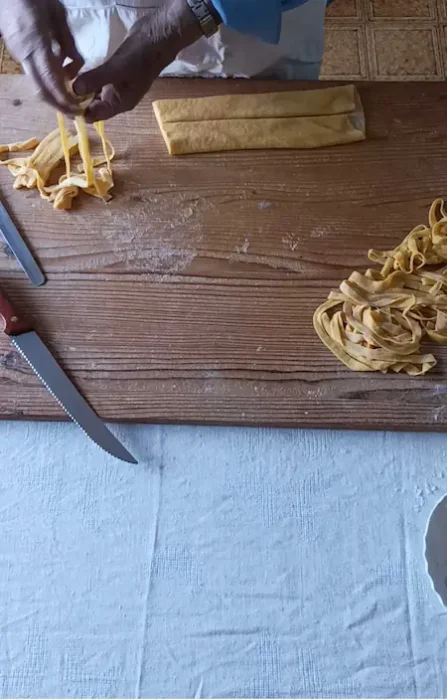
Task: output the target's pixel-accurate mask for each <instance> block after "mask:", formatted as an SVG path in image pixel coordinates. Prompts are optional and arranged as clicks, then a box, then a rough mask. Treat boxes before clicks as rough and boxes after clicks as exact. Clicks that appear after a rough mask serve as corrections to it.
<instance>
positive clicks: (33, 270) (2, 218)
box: [0, 202, 46, 287]
mask: <svg viewBox="0 0 447 700" xmlns="http://www.w3.org/2000/svg"><path fill="white" fill-rule="evenodd" d="M0 233H1V234H2V236H3V238H4V239H5V242H6V244H7V245H8V246H9V247H10V248H11V250H12V252H13V253H14V255H15V258H16V260H17V262H18V263H19V265H20V267H21V268H22V270H23V271H24V273H25V275H26V276H27V277H28V279H29V281H30V282H31V284H34V286H35V287H40V286H41V285H42V284H45V281H46V280H45V276H44V274H43V272H42V270H41V269H40V267H39V265H38V264H37V262H36V261H35V259H34V257H33V254H32V253H31V251H30V249H29V248H28V246H27V245H26V243H25V241H24V240H23V238H22V236H21V235H20V233H19V232H18V230H17V227H16V226H15V224H14V222H13V220H12V219H11V217H10V216H9V214H8V212H7V211H6V209H5V207H4V206H3V204H2V203H1V202H0Z"/></svg>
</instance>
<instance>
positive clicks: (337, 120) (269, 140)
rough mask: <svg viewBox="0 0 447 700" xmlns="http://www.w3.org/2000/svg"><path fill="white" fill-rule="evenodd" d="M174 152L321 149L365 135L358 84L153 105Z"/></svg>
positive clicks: (169, 149)
mask: <svg viewBox="0 0 447 700" xmlns="http://www.w3.org/2000/svg"><path fill="white" fill-rule="evenodd" d="M153 108H154V112H155V116H156V118H157V121H158V125H159V127H160V130H161V133H162V135H163V138H164V140H165V143H166V146H167V148H168V151H169V153H170V154H171V155H182V154H186V153H209V152H212V151H234V150H248V149H256V148H261V149H265V148H319V147H322V146H335V145H337V144H344V143H353V142H355V141H362V140H363V139H364V138H365V119H364V113H363V107H362V103H361V100H360V97H359V94H358V92H357V90H356V88H355V86H354V85H343V86H340V87H333V88H326V89H323V90H300V91H296V90H293V91H289V92H273V93H266V94H259V95H219V96H216V97H198V98H190V99H177V100H157V101H156V102H154V104H153Z"/></svg>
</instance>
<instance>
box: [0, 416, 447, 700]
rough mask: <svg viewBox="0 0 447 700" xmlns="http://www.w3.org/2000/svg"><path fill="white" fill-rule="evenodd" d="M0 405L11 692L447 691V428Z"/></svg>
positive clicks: (2, 577)
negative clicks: (15, 419) (164, 423)
mask: <svg viewBox="0 0 447 700" xmlns="http://www.w3.org/2000/svg"><path fill="white" fill-rule="evenodd" d="M113 430H114V432H115V433H116V434H117V435H118V436H119V437H120V438H121V439H122V440H123V442H124V443H125V445H126V446H127V447H128V448H129V449H130V450H131V451H132V452H133V453H134V454H135V455H136V456H137V458H139V459H140V460H141V461H140V464H139V465H138V466H130V465H127V464H123V463H120V462H118V461H115V460H114V459H112V458H111V457H108V456H107V455H105V454H104V453H102V452H101V451H100V450H99V449H97V448H96V447H95V446H94V445H92V444H91V443H90V442H89V441H88V440H87V438H86V437H85V436H84V435H83V434H82V433H81V432H80V431H79V430H78V429H77V428H76V427H75V426H73V425H70V424H67V425H50V424H27V423H22V424H19V423H17V424H12V423H0V470H1V473H0V542H1V548H0V630H1V633H0V695H1V697H56V696H57V697H66V696H67V697H117V696H118V697H127V696H129V697H139V696H143V697H144V696H146V697H201V696H202V697H303V696H304V697H348V698H351V697H352V698H354V697H411V698H413V697H445V696H446V692H447V665H446V663H445V659H446V653H447V614H446V612H445V609H444V608H443V607H442V605H441V603H440V602H439V600H438V598H437V597H436V595H435V594H434V593H433V591H432V589H431V586H430V582H429V579H428V577H427V576H426V573H425V564H424V558H423V538H424V531H425V526H426V521H427V518H428V516H429V514H430V512H431V510H432V509H433V507H434V505H435V503H436V502H437V501H438V500H439V498H440V497H441V496H442V495H443V493H444V492H445V491H446V490H447V488H446V486H447V480H446V473H447V467H446V464H447V461H446V460H447V451H446V441H445V436H443V435H425V436H424V435H393V434H386V435H385V434H363V433H347V432H325V431H322V432H317V431H315V432H314V431H277V430H249V429H246V430H245V429H244V430H242V429H240V430H238V429H217V428H192V427H190V428H187V427H183V428H177V427H135V426H126V427H124V426H116V427H113Z"/></svg>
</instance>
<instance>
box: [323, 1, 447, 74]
mask: <svg viewBox="0 0 447 700" xmlns="http://www.w3.org/2000/svg"><path fill="white" fill-rule="evenodd" d="M446 38H447V0H334V2H333V3H332V5H331V6H330V7H329V8H328V11H327V25H326V52H325V57H324V62H323V71H322V77H323V78H335V79H340V80H343V79H347V80H351V79H352V80H444V79H445V77H446V69H447V55H446Z"/></svg>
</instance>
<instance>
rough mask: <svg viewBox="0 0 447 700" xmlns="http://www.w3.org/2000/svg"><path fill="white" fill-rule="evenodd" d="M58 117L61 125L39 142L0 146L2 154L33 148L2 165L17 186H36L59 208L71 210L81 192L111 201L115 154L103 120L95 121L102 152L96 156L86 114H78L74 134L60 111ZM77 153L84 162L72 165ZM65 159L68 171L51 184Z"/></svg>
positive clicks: (42, 194) (16, 187)
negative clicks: (56, 170)
mask: <svg viewBox="0 0 447 700" xmlns="http://www.w3.org/2000/svg"><path fill="white" fill-rule="evenodd" d="M57 119H58V128H57V129H55V130H54V131H52V132H51V133H50V134H48V136H46V137H45V138H44V139H43V140H42V141H41V142H40V143H39V141H38V139H36V138H32V139H29V140H28V141H25V142H23V143H12V144H8V145H0V153H16V152H20V151H31V150H32V151H33V152H32V153H31V155H28V156H20V157H12V158H9V159H7V160H0V165H4V166H6V167H7V168H8V169H9V171H10V173H11V174H12V175H13V177H14V185H13V186H14V188H15V189H21V188H27V189H33V188H37V189H38V190H39V192H40V196H41V197H42V198H43V199H46V200H47V201H48V202H51V203H52V204H53V207H54V209H58V210H64V209H71V207H72V204H73V200H74V199H75V198H76V197H77V196H78V195H79V193H80V192H85V193H87V194H89V195H91V196H93V197H99V198H100V199H102V200H103V201H106V202H107V201H109V200H110V199H111V194H110V191H111V189H112V187H113V177H112V165H111V162H112V159H113V157H114V155H115V153H114V150H113V146H112V145H111V144H110V142H109V141H108V140H107V139H106V136H105V132H104V123H103V122H96V123H95V124H94V127H95V129H96V132H97V134H98V136H99V138H100V140H101V145H102V155H101V156H98V157H96V158H93V157H92V155H91V152H90V145H89V138H88V132H87V126H86V123H85V120H84V117H82V116H79V117H76V119H75V128H76V133H75V134H72V133H70V132H68V131H67V129H66V127H65V122H64V118H63V116H62V115H61V114H58V115H57ZM77 152H79V155H80V157H81V163H79V164H78V165H77V166H75V167H73V166H72V163H71V157H72V156H73V155H74V154H75V153H77ZM62 161H64V162H65V173H64V174H63V175H62V176H61V177H60V178H59V181H58V182H57V183H56V184H49V182H50V181H51V175H52V172H53V170H54V169H55V168H56V167H57V166H59V164H60V163H61V162H62Z"/></svg>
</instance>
